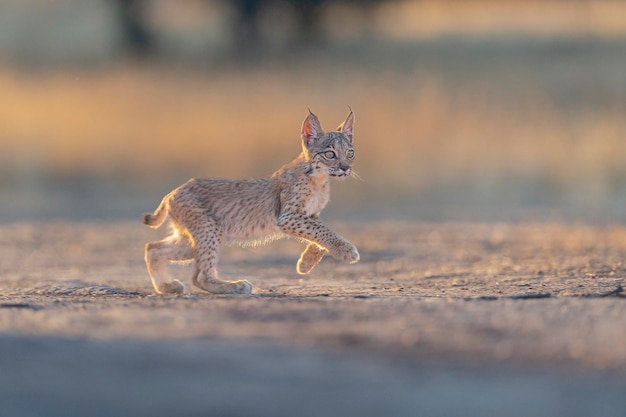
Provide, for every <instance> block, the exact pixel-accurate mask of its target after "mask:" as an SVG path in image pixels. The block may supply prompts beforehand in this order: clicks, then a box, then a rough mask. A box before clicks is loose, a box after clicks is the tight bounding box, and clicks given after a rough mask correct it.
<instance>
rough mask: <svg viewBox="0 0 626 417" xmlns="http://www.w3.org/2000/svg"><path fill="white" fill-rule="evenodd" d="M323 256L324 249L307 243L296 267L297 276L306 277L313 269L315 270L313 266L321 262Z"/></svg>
mask: <svg viewBox="0 0 626 417" xmlns="http://www.w3.org/2000/svg"><path fill="white" fill-rule="evenodd" d="M325 254H326V249H324V248H322V247H320V246H319V245H317V244H316V243H309V245H308V246H307V247H306V249H305V250H304V252H302V255H300V259H299V260H298V265H297V267H296V270H297V271H298V274H300V275H307V274H308V273H310V272H311V271H312V270H313V268H315V265H317V264H318V263H319V262H320V261H321V260H322V258H323V257H324V255H325Z"/></svg>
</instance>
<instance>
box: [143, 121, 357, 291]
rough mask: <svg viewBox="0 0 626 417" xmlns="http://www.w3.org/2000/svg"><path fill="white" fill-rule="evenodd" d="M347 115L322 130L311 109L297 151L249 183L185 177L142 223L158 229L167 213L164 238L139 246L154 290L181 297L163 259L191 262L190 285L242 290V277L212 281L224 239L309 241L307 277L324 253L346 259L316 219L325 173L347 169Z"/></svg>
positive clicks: (304, 262)
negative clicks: (271, 171)
mask: <svg viewBox="0 0 626 417" xmlns="http://www.w3.org/2000/svg"><path fill="white" fill-rule="evenodd" d="M353 126H354V115H353V114H352V112H350V114H348V116H347V117H346V120H345V121H344V122H343V123H342V124H341V125H340V126H339V127H338V128H337V130H336V131H332V132H328V133H325V132H324V131H323V130H322V127H321V125H320V122H319V120H318V118H317V117H316V116H315V115H314V114H313V113H311V112H309V115H308V116H307V117H306V119H305V120H304V123H303V124H302V131H301V134H302V153H301V154H300V155H299V156H298V157H297V158H295V159H294V160H293V161H291V162H289V163H288V164H286V165H284V166H283V167H281V168H280V169H279V170H278V171H276V172H275V173H274V174H272V175H271V176H270V177H267V178H261V179H252V180H231V179H222V178H204V179H194V178H192V179H190V180H189V181H187V182H186V183H184V184H183V185H181V186H180V187H178V188H176V189H175V190H173V191H172V192H170V193H169V194H168V195H166V196H165V197H164V198H163V201H162V202H161V204H160V205H159V207H158V208H157V209H156V210H155V212H154V213H152V214H146V215H144V217H143V222H144V224H146V225H148V226H150V227H153V228H157V227H159V226H160V225H161V224H162V223H163V222H164V221H165V219H166V218H167V216H168V215H169V218H170V223H171V225H172V229H173V233H172V235H171V236H169V237H167V238H165V239H163V240H161V241H158V242H151V243H148V244H147V245H146V252H145V261H146V265H147V267H148V272H149V274H150V277H151V278H152V284H153V286H154V289H155V291H156V292H157V293H160V294H167V293H171V294H182V293H184V291H185V286H184V285H183V283H182V282H180V281H179V280H173V281H166V279H165V265H166V263H167V262H168V261H169V262H184V261H191V260H193V261H195V270H194V273H193V283H194V285H196V286H197V287H199V288H201V289H203V290H206V291H208V292H211V293H215V294H249V293H251V292H252V284H251V283H250V282H248V281H223V280H221V279H219V278H218V274H217V258H218V248H219V245H220V244H222V243H227V242H232V241H236V242H250V241H252V242H266V241H269V240H272V239H274V238H278V237H283V236H294V237H297V238H299V239H302V240H304V241H306V242H308V246H307V247H306V249H305V250H304V252H302V255H301V256H300V259H299V260H298V264H297V272H298V273H300V274H308V273H310V272H311V270H312V269H313V268H314V267H315V265H317V264H318V263H319V261H320V260H321V259H322V257H323V256H324V255H325V254H326V253H329V254H330V255H331V256H334V257H335V258H338V259H341V260H343V261H346V262H349V263H355V262H357V261H358V260H359V252H358V251H357V249H356V247H355V246H354V245H353V244H352V243H350V242H348V241H347V240H346V239H345V238H343V237H341V236H340V235H338V234H337V233H335V232H334V231H333V230H331V229H330V228H329V227H328V226H326V225H324V224H323V223H322V222H321V221H320V220H319V213H320V211H321V210H322V209H323V208H324V207H325V206H326V204H327V203H328V200H329V196H330V188H329V177H336V178H344V177H348V176H350V175H351V174H352V161H353V160H354V148H353V146H352V129H353Z"/></svg>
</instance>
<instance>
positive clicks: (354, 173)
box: [350, 169, 363, 181]
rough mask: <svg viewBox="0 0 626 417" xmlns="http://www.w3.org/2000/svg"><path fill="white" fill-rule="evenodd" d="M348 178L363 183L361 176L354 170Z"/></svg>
mask: <svg viewBox="0 0 626 417" xmlns="http://www.w3.org/2000/svg"><path fill="white" fill-rule="evenodd" d="M350 177H352V178H354V179H357V180H359V181H363V178H361V176H360V175H359V174H358V173H357V172H356V171H355V170H354V169H353V170H352V172H351V173H350Z"/></svg>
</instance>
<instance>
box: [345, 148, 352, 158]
mask: <svg viewBox="0 0 626 417" xmlns="http://www.w3.org/2000/svg"><path fill="white" fill-rule="evenodd" d="M346 156H347V157H348V159H354V149H348V152H347V153H346Z"/></svg>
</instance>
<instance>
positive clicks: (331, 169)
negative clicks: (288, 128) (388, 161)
mask: <svg viewBox="0 0 626 417" xmlns="http://www.w3.org/2000/svg"><path fill="white" fill-rule="evenodd" d="M353 126H354V114H352V111H350V114H348V117H346V120H345V121H344V122H343V123H342V124H340V125H339V127H338V128H337V130H335V131H332V132H328V133H325V132H324V130H322V125H321V124H320V121H319V119H318V118H317V116H316V115H314V114H313V113H311V111H310V110H309V115H308V116H307V117H306V119H304V122H303V123H302V149H303V151H304V156H305V158H306V160H307V161H308V162H309V163H310V170H309V172H308V174H309V175H311V176H317V175H330V176H331V177H336V178H344V177H347V176H349V175H350V174H352V161H354V148H353V147H352V128H353Z"/></svg>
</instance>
